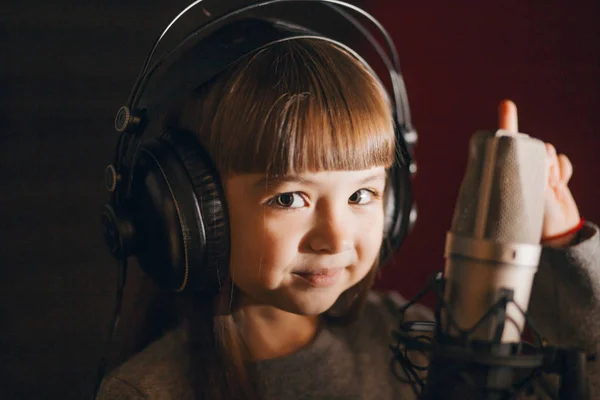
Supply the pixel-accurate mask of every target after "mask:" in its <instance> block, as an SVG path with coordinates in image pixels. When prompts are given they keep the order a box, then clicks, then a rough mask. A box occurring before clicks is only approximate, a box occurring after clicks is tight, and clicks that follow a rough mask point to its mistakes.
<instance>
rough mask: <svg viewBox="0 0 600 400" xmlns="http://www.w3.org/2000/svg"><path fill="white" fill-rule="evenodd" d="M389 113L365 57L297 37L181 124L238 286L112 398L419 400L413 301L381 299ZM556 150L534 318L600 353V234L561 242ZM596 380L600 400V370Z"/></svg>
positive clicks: (257, 57)
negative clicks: (210, 181)
mask: <svg viewBox="0 0 600 400" xmlns="http://www.w3.org/2000/svg"><path fill="white" fill-rule="evenodd" d="M390 108H391V107H390V104H389V101H388V99H387V97H386V94H385V91H384V90H383V89H382V87H381V86H380V84H379V82H378V80H377V79H376V78H375V77H374V76H372V75H371V73H370V72H369V71H368V70H367V69H366V68H365V66H364V65H363V64H362V63H361V62H359V61H358V60H357V59H355V58H354V57H353V56H352V55H351V54H349V53H348V52H346V51H345V50H343V49H341V48H339V47H337V46H336V45H334V44H331V43H328V42H325V41H320V40H315V39H307V38H305V39H300V38H298V39H294V40H287V41H284V42H279V43H277V44H273V45H270V46H269V47H267V48H264V49H262V50H260V51H259V52H257V53H255V54H253V55H252V56H250V57H247V58H245V59H243V60H241V61H239V62H237V63H236V64H235V65H233V66H232V67H230V68H228V69H227V70H226V71H225V72H223V73H221V74H220V75H218V76H217V77H216V78H215V79H213V80H212V81H211V82H210V83H209V84H206V85H203V86H202V87H200V88H198V90H197V91H196V92H195V93H194V95H193V96H192V97H191V98H189V99H188V100H187V101H186V102H185V104H183V105H181V106H180V107H179V108H178V109H177V110H175V111H174V112H172V113H170V115H168V116H167V118H166V121H167V127H169V126H176V127H177V128H178V129H179V130H185V131H188V132H190V133H191V134H193V135H196V136H197V138H198V139H199V140H200V142H201V143H202V145H203V146H204V147H205V148H206V149H207V151H208V152H209V154H210V156H211V157H212V159H213V161H214V163H215V165H216V167H217V169H218V171H219V174H220V177H221V181H222V184H223V188H224V192H225V197H226V200H227V207H228V214H229V220H230V234H231V254H230V264H229V272H230V277H231V283H230V285H229V286H228V287H226V288H224V289H223V290H221V292H220V293H219V294H217V295H216V296H214V297H211V298H207V297H203V296H200V295H198V294H195V293H193V292H192V293H188V295H187V296H188V297H187V298H186V301H187V302H188V308H187V314H186V318H185V322H184V324H183V325H182V326H181V327H179V328H177V329H175V330H173V331H171V332H169V333H168V334H166V335H165V336H164V337H162V338H161V339H159V340H158V341H156V342H155V343H153V344H151V345H150V346H149V347H147V348H146V349H145V350H144V351H142V352H141V353H139V354H137V355H136V356H134V357H133V358H132V359H130V360H129V361H127V362H126V363H125V364H124V365H122V366H121V367H119V368H118V369H116V370H115V371H113V372H112V374H110V375H109V376H107V377H106V378H105V379H104V381H103V384H102V387H101V389H100V394H99V398H100V399H230V400H233V399H236V400H237V399H414V398H415V397H414V396H415V395H414V393H413V391H412V390H411V388H410V387H409V385H407V384H405V383H402V382H400V381H399V380H398V379H397V378H396V377H395V376H394V375H393V373H392V372H391V370H390V360H391V358H392V353H391V351H390V349H389V344H390V343H391V336H390V332H391V331H392V330H393V329H394V328H396V325H397V323H398V315H397V308H398V307H399V306H400V305H401V304H402V303H403V300H402V298H401V297H400V296H399V295H398V294H395V293H389V294H385V295H382V294H376V293H374V292H372V291H370V289H371V285H372V283H373V280H374V276H375V275H376V272H377V268H378V264H379V263H378V258H379V251H380V247H381V245H382V238H383V230H384V226H383V225H384V200H383V199H384V197H383V193H384V191H385V188H386V170H387V169H388V168H389V167H390V166H391V165H392V163H393V162H394V161H395V157H396V155H395V154H394V153H395V136H394V126H393V119H392V114H391V111H390ZM515 118H516V117H515V114H514V111H511V110H508V111H506V112H504V113H503V119H506V120H507V121H508V122H503V123H502V124H503V126H502V127H504V128H508V129H512V130H516V127H515V126H514V119H515ZM548 153H549V156H550V157H549V160H550V161H551V162H550V170H551V174H550V177H551V178H550V185H549V190H548V199H547V204H546V219H545V222H544V236H545V237H546V238H548V239H549V240H548V243H547V244H549V245H550V244H551V245H554V246H556V247H555V248H552V247H547V248H546V249H545V250H544V254H543V256H542V264H541V266H540V268H539V272H538V278H536V284H535V288H534V293H533V298H532V302H531V303H532V304H531V308H530V310H531V313H532V314H533V318H534V319H535V320H536V321H537V322H538V324H539V325H541V329H542V330H543V332H544V333H545V334H546V335H547V336H548V337H549V338H550V339H551V340H552V341H553V343H554V344H562V345H567V344H568V345H575V346H579V347H582V348H584V349H585V350H587V351H589V352H596V351H598V350H600V346H599V344H600V341H599V340H598V337H599V332H600V331H599V330H598V329H597V325H599V324H600V323H599V322H597V321H600V318H599V317H600V307H599V302H600V295H599V294H598V293H600V274H599V273H598V271H599V270H600V269H599V268H600V265H599V262H598V260H600V239H599V234H598V229H597V228H596V227H595V226H594V225H592V224H589V223H587V224H586V225H585V226H584V227H583V228H582V229H580V230H579V231H577V232H575V233H572V234H571V235H569V236H565V235H560V234H561V233H562V232H565V231H568V230H570V229H571V228H572V227H573V226H574V225H577V223H578V222H579V214H578V212H577V207H576V205H575V203H574V202H573V201H572V197H571V196H570V192H569V190H568V188H567V186H566V185H567V182H568V180H569V178H570V175H571V169H570V164H569V163H568V159H567V158H566V157H564V156H560V157H557V156H556V154H555V152H554V151H553V148H552V147H551V146H549V147H548ZM553 236H554V237H555V238H554V239H553V238H552V237H553ZM410 313H411V314H410V315H409V317H410V318H411V319H428V318H432V316H431V313H430V312H429V311H428V310H426V309H424V308H419V307H414V308H412V309H411V311H410ZM558 322H560V325H559V324H558ZM584 327H585V328H584ZM589 373H590V376H591V381H592V382H593V389H594V392H593V393H594V394H595V395H596V396H600V385H599V384H598V382H600V369H599V368H598V367H597V366H593V365H590V368H589Z"/></svg>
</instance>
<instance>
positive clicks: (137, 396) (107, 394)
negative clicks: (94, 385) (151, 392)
mask: <svg viewBox="0 0 600 400" xmlns="http://www.w3.org/2000/svg"><path fill="white" fill-rule="evenodd" d="M144 399H146V396H144V394H143V393H142V392H141V391H140V390H139V389H137V388H136V387H135V386H133V385H131V384H130V383H128V382H126V381H124V380H122V379H119V378H118V377H115V376H111V377H107V378H105V379H104V380H103V381H102V385H101V386H100V390H99V391H98V395H97V396H96V399H95V400H144Z"/></svg>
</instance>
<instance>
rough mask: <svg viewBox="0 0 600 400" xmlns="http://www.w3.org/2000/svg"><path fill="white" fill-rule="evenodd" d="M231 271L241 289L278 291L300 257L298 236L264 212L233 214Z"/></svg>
mask: <svg viewBox="0 0 600 400" xmlns="http://www.w3.org/2000/svg"><path fill="white" fill-rule="evenodd" d="M231 214H232V219H231V225H230V226H231V259H230V269H231V271H232V275H233V279H234V282H235V283H236V284H237V285H238V286H240V287H244V286H248V285H254V284H258V283H259V282H260V285H261V286H267V287H275V286H277V285H278V283H279V282H280V280H281V279H282V276H283V275H284V274H285V271H286V270H287V267H289V266H290V265H291V264H292V262H293V260H294V257H295V256H296V254H297V248H298V243H297V238H296V237H295V234H294V232H292V231H290V230H289V229H286V227H285V226H282V224H281V222H277V221H276V220H274V219H273V218H269V217H268V215H266V214H264V213H263V212H260V211H259V212H256V211H255V212H248V213H239V214H237V215H236V213H235V211H234V212H232V213H231Z"/></svg>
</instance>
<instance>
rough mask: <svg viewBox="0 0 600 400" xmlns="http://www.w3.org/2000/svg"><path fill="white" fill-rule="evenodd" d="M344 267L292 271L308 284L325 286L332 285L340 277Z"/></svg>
mask: <svg viewBox="0 0 600 400" xmlns="http://www.w3.org/2000/svg"><path fill="white" fill-rule="evenodd" d="M343 270H344V268H315V269H308V270H302V271H297V272H294V273H293V274H294V275H296V276H298V277H299V278H301V279H302V280H303V281H304V282H306V283H308V284H309V285H310V286H313V287H318V288H326V287H331V286H334V285H335V284H336V283H337V282H338V281H339V279H340V277H341V275H342V272H343Z"/></svg>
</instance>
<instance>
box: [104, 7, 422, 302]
mask: <svg viewBox="0 0 600 400" xmlns="http://www.w3.org/2000/svg"><path fill="white" fill-rule="evenodd" d="M299 2H303V3H313V4H315V3H316V4H318V5H319V6H323V5H324V6H327V7H329V8H330V9H331V10H333V11H335V12H336V13H337V14H339V15H340V16H342V17H343V18H344V19H345V20H346V21H348V22H350V23H351V24H352V25H353V26H354V27H355V28H356V29H357V30H358V32H359V33H360V34H361V35H363V36H364V37H365V38H366V39H367V40H368V41H369V42H370V44H371V45H372V46H373V47H374V48H375V50H376V51H377V53H378V55H379V56H380V58H381V60H382V61H383V63H384V64H385V66H386V68H387V69H388V72H389V75H390V80H391V84H392V85H391V86H392V92H391V93H388V95H389V97H390V100H391V104H392V106H393V115H394V123H395V130H396V154H397V155H398V158H399V160H397V161H396V162H395V163H394V165H393V166H392V167H391V168H390V170H389V171H388V184H387V189H386V195H385V196H386V197H385V223H384V235H385V236H384V245H383V246H382V253H381V257H380V262H381V263H383V262H384V261H386V260H388V259H389V257H390V256H391V255H392V254H393V252H394V251H395V250H396V249H397V248H399V247H400V245H401V244H402V241H403V240H404V238H405V237H406V235H407V234H408V232H409V231H410V229H411V227H412V226H413V225H414V223H415V221H416V207H415V205H414V203H413V199H412V189H411V180H412V178H413V176H414V174H415V172H416V164H415V161H414V157H413V147H414V145H415V144H416V139H417V134H416V131H415V130H414V129H413V127H412V125H411V119H410V112H409V108H408V100H407V96H406V92H405V88H404V82H403V80H402V75H401V73H400V69H399V62H398V55H397V53H396V49H395V47H394V44H393V42H392V40H391V38H390V36H389V35H388V33H387V32H386V31H385V29H384V28H383V27H382V26H381V25H380V23H379V22H378V21H377V20H376V19H375V18H374V17H372V16H371V15H370V14H368V13H366V12H365V11H364V10H362V9H360V8H358V7H356V6H354V5H351V4H348V3H345V2H343V1H337V0H269V1H262V2H256V3H254V4H251V5H247V6H244V7H240V8H237V9H235V10H233V11H229V12H226V13H225V14H223V15H222V16H219V17H217V18H215V19H213V20H210V21H209V22H206V23H204V24H202V25H201V26H199V27H197V28H196V29H195V30H194V31H193V32H191V33H190V34H188V35H187V36H186V37H185V38H184V39H183V40H182V41H181V42H179V43H178V44H177V45H176V46H175V47H173V48H172V49H171V50H170V51H168V52H166V53H165V55H163V56H162V57H161V58H159V59H158V60H157V61H155V62H154V63H153V64H152V65H150V61H151V59H152V57H153V55H154V52H155V51H156V48H157V46H158V44H159V42H160V41H161V40H162V38H163V36H164V35H165V34H166V32H167V31H168V30H169V29H170V28H171V26H172V25H173V24H174V23H175V22H176V21H177V20H178V19H179V18H180V17H181V16H182V15H184V14H185V13H187V12H188V11H189V10H190V9H191V8H193V7H195V6H196V5H198V4H200V3H202V0H197V1H195V2H194V3H192V4H190V5H189V6H188V7H187V8H186V9H184V10H183V11H182V12H181V13H180V14H179V15H178V16H177V17H176V18H175V19H174V20H173V21H172V22H171V23H170V24H169V25H168V26H167V28H166V29H165V30H164V31H163V33H162V35H161V36H160V37H159V38H158V39H157V40H156V42H155V43H154V46H153V47H152V49H151V51H150V53H149V54H148V56H147V58H146V61H145V63H144V65H143V67H142V70H141V72H140V74H139V76H138V79H137V80H136V82H135V84H134V86H133V88H132V90H131V93H130V96H129V99H128V101H127V103H126V105H124V106H122V107H121V108H120V109H119V111H118V112H117V115H116V118H115V128H116V130H117V131H118V132H119V133H120V137H119V141H118V144H117V146H116V151H115V155H114V161H113V163H112V164H111V165H109V166H108V167H107V168H106V170H105V184H106V187H107V189H108V190H109V191H110V192H111V199H110V202H109V203H108V204H106V205H105V206H104V207H103V209H102V212H101V222H102V228H103V234H104V239H105V242H106V244H107V245H108V247H109V250H110V252H111V253H112V254H113V256H115V257H116V258H117V259H121V260H126V259H127V258H128V257H129V256H136V257H137V259H138V263H139V265H140V267H141V268H142V269H143V270H144V271H145V272H146V273H147V274H148V275H149V276H150V277H151V278H153V280H154V281H155V282H156V283H157V284H158V285H159V286H160V287H162V288H164V289H167V290H169V291H174V292H181V291H183V290H184V289H186V288H189V289H191V290H194V291H203V292H207V293H216V292H218V291H219V290H220V288H221V287H222V286H223V285H224V283H225V280H226V279H227V277H228V268H229V265H228V264H229V252H230V249H229V247H230V241H229V240H230V239H229V222H228V216H227V206H226V201H225V197H224V194H223V190H222V187H221V183H220V181H219V173H218V171H217V170H216V168H215V165H214V164H213V162H212V161H211V159H210V156H209V154H208V153H207V151H206V150H204V149H203V147H202V146H201V145H200V143H199V142H198V139H197V138H196V137H194V136H193V135H192V134H190V133H187V132H183V131H177V132H173V131H171V132H159V133H161V134H160V135H159V136H158V137H156V138H152V139H146V136H148V132H156V131H157V130H158V129H160V127H159V123H160V121H159V119H160V118H159V117H160V115H161V112H164V111H165V110H166V107H168V105H169V104H171V103H172V102H173V101H175V100H177V99H179V98H181V97H182V96H183V95H185V94H188V93H190V94H191V93H192V92H193V91H194V90H195V89H197V88H198V87H200V86H201V85H203V84H205V83H207V82H208V81H210V80H211V79H212V78H214V77H215V76H216V75H218V74H219V73H220V72H222V71H223V70H225V69H226V68H227V67H228V66H230V65H232V64H233V63H235V62H236V61H238V60H240V59H243V58H244V57H247V56H249V55H251V54H253V53H256V52H258V51H259V50H260V49H263V48H265V47H267V46H269V45H271V44H273V43H277V42H280V41H285V40H294V39H297V38H314V39H320V40H326V41H329V42H332V43H334V44H336V45H338V46H340V47H342V48H343V49H345V50H347V51H348V52H350V53H351V54H352V55H354V56H355V57H356V58H357V59H358V60H360V61H361V62H362V63H363V64H364V65H365V67H367V68H368V69H369V70H370V71H371V72H372V74H373V76H375V77H377V75H376V74H375V73H374V72H373V69H372V68H371V67H370V66H369V64H367V62H366V61H365V60H364V59H363V58H361V57H360V56H359V54H358V53H357V52H356V51H354V50H352V49H351V48H350V47H349V46H348V45H346V44H343V43H341V42H340V41H336V40H334V39H332V38H330V37H327V36H325V35H322V34H320V33H318V32H316V31H315V30H313V29H310V28H309V27H307V26H300V25H298V24H295V23H292V22H290V21H288V20H283V19H280V18H277V19H266V18H247V17H246V18H241V17H240V15H242V14H243V13H246V12H248V11H250V10H254V9H259V8H263V7H265V6H268V5H271V4H275V3H299ZM349 11H353V12H355V13H357V14H360V15H361V16H362V17H364V18H366V19H367V20H369V21H370V22H371V24H372V25H374V26H375V28H376V29H377V30H378V31H379V33H380V34H381V35H382V36H383V38H384V39H385V42H386V45H387V47H388V50H389V53H390V54H391V56H392V58H391V60H390V58H389V57H388V55H387V54H386V52H385V51H384V50H383V49H382V48H381V46H380V45H379V43H378V42H377V41H376V40H375V39H374V38H373V36H372V35H371V34H370V32H369V30H368V29H367V28H366V27H364V26H363V25H362V24H360V23H359V22H358V21H357V20H356V19H354V18H353V17H352V16H351V15H350V13H349ZM210 30H212V31H210ZM207 31H210V32H209V33H207Z"/></svg>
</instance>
